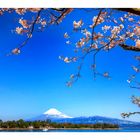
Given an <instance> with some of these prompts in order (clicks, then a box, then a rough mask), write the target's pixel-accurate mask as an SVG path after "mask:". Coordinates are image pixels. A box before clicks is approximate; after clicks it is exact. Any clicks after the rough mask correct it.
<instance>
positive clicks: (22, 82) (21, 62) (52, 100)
mask: <svg viewBox="0 0 140 140" xmlns="http://www.w3.org/2000/svg"><path fill="white" fill-rule="evenodd" d="M93 15H94V14H93V13H92V14H89V15H88V16H87V15H86V14H85V12H81V11H77V10H76V11H75V12H73V13H71V14H70V15H68V16H67V17H66V18H65V19H64V21H63V22H62V23H61V24H60V25H59V26H55V25H54V26H51V27H49V28H48V29H47V30H46V31H45V32H42V33H39V32H35V33H34V35H33V38H32V39H30V41H29V42H28V44H27V45H26V46H25V47H24V48H23V49H22V53H21V54H20V55H18V56H10V57H5V56H3V55H4V54H5V53H7V52H9V51H10V50H11V49H12V48H15V47H17V45H18V44H20V43H21V42H22V41H23V40H24V37H20V36H18V35H16V34H14V33H11V29H14V28H15V25H16V22H17V21H18V17H17V16H16V15H15V14H13V15H10V16H9V15H8V14H5V15H4V16H0V27H1V33H0V34H1V36H0V37H1V39H0V45H1V47H0V118H1V119H3V120H7V119H9V120H12V119H19V118H23V119H27V118H31V117H34V116H38V115H40V114H42V113H44V112H45V111H46V110H48V109H50V108H56V109H58V110H60V111H62V112H64V113H66V114H67V115H70V116H83V115H84V116H89V115H101V116H107V117H115V118H121V116H120V114H121V113H122V112H129V111H137V110H139V108H138V107H137V106H135V105H133V104H132V103H131V100H130V97H131V95H134V94H135V95H139V91H138V90H135V89H130V88H129V87H128V84H127V82H126V80H127V79H128V77H129V75H130V74H131V73H132V70H131V65H132V64H135V60H133V56H134V55H135V54H134V53H132V52H126V51H124V50H122V49H121V48H119V47H117V48H115V49H113V50H111V51H110V52H109V53H101V54H99V55H98V56H97V65H98V69H99V70H100V71H101V72H104V71H109V72H110V74H111V76H112V79H111V80H107V79H104V78H102V77H98V78H97V80H96V81H94V80H93V73H92V71H91V69H90V68H89V67H90V64H91V62H92V60H91V57H90V56H89V57H88V58H87V59H86V61H85V65H84V67H83V69H82V78H81V79H79V81H78V82H76V83H75V84H74V85H73V86H72V87H71V88H68V87H67V86H66V85H65V82H66V81H67V80H68V79H69V75H70V74H71V73H74V72H76V68H77V66H78V64H77V63H74V64H73V63H72V64H65V63H64V62H62V61H61V60H59V59H58V56H59V55H64V56H71V55H73V51H72V49H73V48H72V47H70V46H67V45H66V44H65V41H66V40H65V39H64V38H63V34H64V33H65V32H71V30H72V23H73V20H80V19H81V18H82V19H83V21H85V22H86V21H87V22H89V21H91V19H92V17H93ZM130 120H135V121H140V117H139V116H135V117H131V118H130Z"/></svg>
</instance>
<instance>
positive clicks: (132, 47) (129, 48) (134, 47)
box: [119, 44, 140, 52]
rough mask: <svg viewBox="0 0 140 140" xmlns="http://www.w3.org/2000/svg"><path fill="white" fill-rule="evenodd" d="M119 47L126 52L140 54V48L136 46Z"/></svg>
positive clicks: (121, 45)
mask: <svg viewBox="0 0 140 140" xmlns="http://www.w3.org/2000/svg"><path fill="white" fill-rule="evenodd" d="M119 46H120V47H122V48H123V49H124V50H128V51H135V52H140V48H138V47H136V46H129V45H126V44H119Z"/></svg>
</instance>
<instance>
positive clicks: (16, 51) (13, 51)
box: [12, 48, 20, 55]
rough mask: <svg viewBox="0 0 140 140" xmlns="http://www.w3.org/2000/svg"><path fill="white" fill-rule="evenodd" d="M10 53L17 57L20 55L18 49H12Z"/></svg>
mask: <svg viewBox="0 0 140 140" xmlns="http://www.w3.org/2000/svg"><path fill="white" fill-rule="evenodd" d="M12 53H13V54H16V55H17V54H20V49H19V48H15V49H13V50H12Z"/></svg>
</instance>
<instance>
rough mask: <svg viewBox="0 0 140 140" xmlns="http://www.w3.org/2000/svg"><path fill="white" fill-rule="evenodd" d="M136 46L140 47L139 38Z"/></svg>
mask: <svg viewBox="0 0 140 140" xmlns="http://www.w3.org/2000/svg"><path fill="white" fill-rule="evenodd" d="M136 47H138V48H140V40H139V39H138V40H137V41H136Z"/></svg>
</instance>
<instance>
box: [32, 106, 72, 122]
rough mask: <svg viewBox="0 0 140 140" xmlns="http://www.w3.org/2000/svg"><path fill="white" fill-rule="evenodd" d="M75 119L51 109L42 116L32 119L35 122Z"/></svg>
mask: <svg viewBox="0 0 140 140" xmlns="http://www.w3.org/2000/svg"><path fill="white" fill-rule="evenodd" d="M70 118H73V117H71V116H68V115H66V114H64V113H62V112H60V111H58V110H57V109H55V108H51V109H49V110H48V111H46V112H44V113H43V114H42V115H40V116H37V117H35V118H32V119H30V120H31V121H35V120H41V121H42V120H47V119H50V120H58V119H70Z"/></svg>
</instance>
